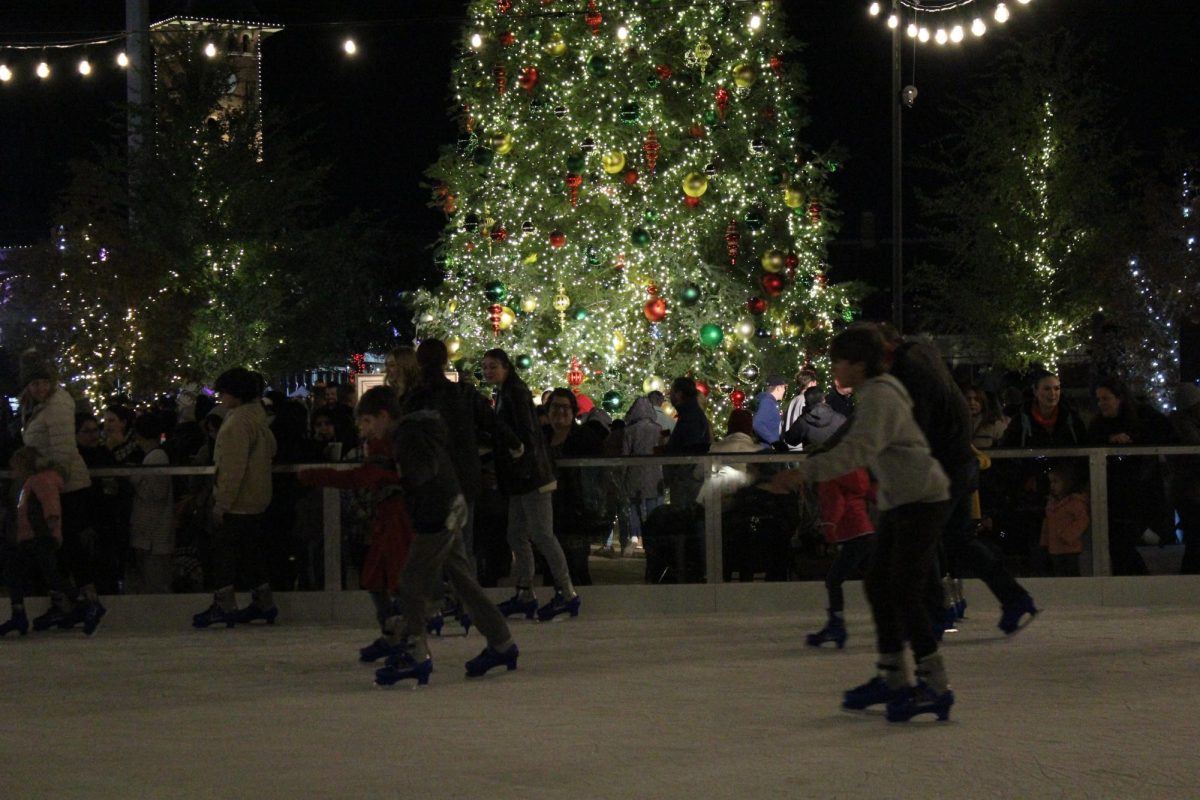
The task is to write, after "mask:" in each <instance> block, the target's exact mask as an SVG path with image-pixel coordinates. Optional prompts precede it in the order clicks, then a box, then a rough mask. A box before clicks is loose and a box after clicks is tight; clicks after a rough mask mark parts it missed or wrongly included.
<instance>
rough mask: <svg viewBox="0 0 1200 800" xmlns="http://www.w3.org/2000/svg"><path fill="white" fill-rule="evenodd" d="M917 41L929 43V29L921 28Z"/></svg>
mask: <svg viewBox="0 0 1200 800" xmlns="http://www.w3.org/2000/svg"><path fill="white" fill-rule="evenodd" d="M917 41H919V42H922V43H924V42H928V41H929V28H921V30H919V31H917Z"/></svg>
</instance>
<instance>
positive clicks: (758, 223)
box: [746, 209, 763, 231]
mask: <svg viewBox="0 0 1200 800" xmlns="http://www.w3.org/2000/svg"><path fill="white" fill-rule="evenodd" d="M762 226H763V215H762V212H761V211H758V210H757V209H754V210H751V211H747V212H746V227H747V228H749V229H750V230H752V231H756V230H759V229H760V228H762Z"/></svg>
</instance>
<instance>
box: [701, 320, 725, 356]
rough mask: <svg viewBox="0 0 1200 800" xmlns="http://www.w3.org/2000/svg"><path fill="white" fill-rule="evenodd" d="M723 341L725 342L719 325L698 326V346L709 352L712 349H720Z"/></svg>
mask: <svg viewBox="0 0 1200 800" xmlns="http://www.w3.org/2000/svg"><path fill="white" fill-rule="evenodd" d="M723 341H725V333H724V332H723V331H722V330H721V326H720V325H717V324H715V323H712V322H710V323H708V324H707V325H702V326H700V344H702V345H704V346H705V347H707V348H709V349H710V350H711V349H713V348H714V347H720V346H721V342H723Z"/></svg>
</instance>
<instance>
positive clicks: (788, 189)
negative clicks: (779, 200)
mask: <svg viewBox="0 0 1200 800" xmlns="http://www.w3.org/2000/svg"><path fill="white" fill-rule="evenodd" d="M783 204H784V205H785V206H787V207H788V208H799V207H800V206H802V205H804V190H803V189H801V188H800V187H799V186H798V185H796V184H794V183H793V184H790V185H788V186H785V187H783Z"/></svg>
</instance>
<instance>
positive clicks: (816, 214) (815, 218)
mask: <svg viewBox="0 0 1200 800" xmlns="http://www.w3.org/2000/svg"><path fill="white" fill-rule="evenodd" d="M808 218H809V220H811V221H812V223H813V224H814V225H815V224H817V223H818V222H820V221H821V204H820V203H818V202H817V201H816V200H814V201H813V202H811V203H809V205H808Z"/></svg>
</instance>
